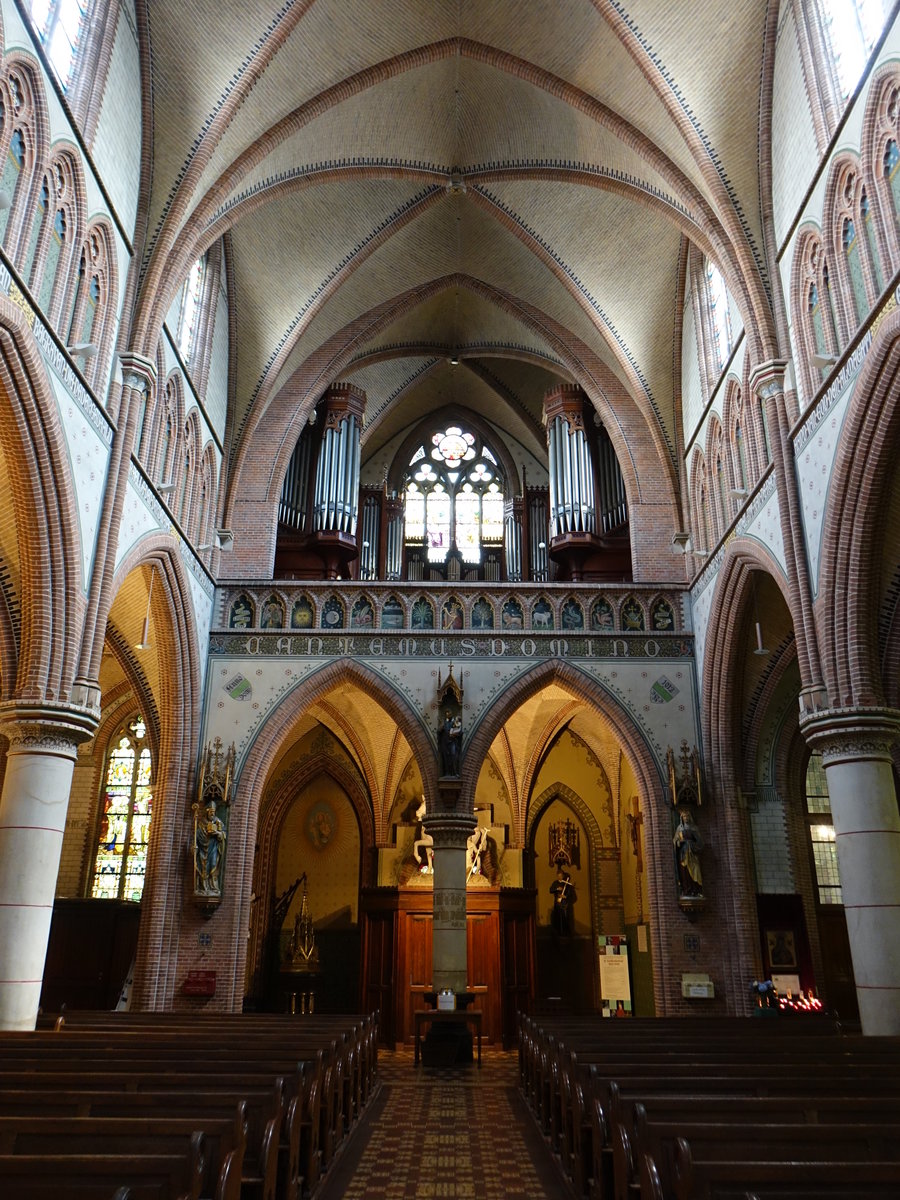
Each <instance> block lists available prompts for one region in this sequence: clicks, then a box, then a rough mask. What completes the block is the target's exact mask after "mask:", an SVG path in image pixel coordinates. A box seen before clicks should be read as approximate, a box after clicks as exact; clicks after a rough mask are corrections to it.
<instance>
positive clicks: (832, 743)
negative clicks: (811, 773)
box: [800, 707, 900, 766]
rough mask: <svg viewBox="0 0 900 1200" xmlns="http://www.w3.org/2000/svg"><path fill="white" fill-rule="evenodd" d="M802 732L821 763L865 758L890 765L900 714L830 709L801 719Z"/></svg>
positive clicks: (890, 710)
mask: <svg viewBox="0 0 900 1200" xmlns="http://www.w3.org/2000/svg"><path fill="white" fill-rule="evenodd" d="M800 731H801V733H802V734H803V736H804V738H805V739H806V741H807V742H808V743H809V745H810V746H811V747H812V748H813V749H814V750H819V751H821V754H822V762H823V764H824V765H826V766H829V765H831V764H833V763H838V762H859V761H863V760H866V759H869V760H872V759H876V760H881V761H884V762H891V761H892V759H893V755H892V750H893V747H894V746H895V745H896V743H897V739H898V737H900V712H898V711H897V710H896V709H893V708H875V707H872V708H830V709H824V710H820V711H818V712H814V713H812V714H811V715H810V716H808V717H806V718H803V717H801V718H800Z"/></svg>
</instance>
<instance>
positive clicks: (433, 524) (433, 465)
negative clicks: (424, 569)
mask: <svg viewBox="0 0 900 1200" xmlns="http://www.w3.org/2000/svg"><path fill="white" fill-rule="evenodd" d="M403 495H404V509H405V517H406V535H405V536H406V545H407V550H408V551H409V550H411V549H415V550H420V549H421V550H424V552H425V554H426V556H427V559H428V561H429V562H431V563H444V562H446V561H447V557H448V555H449V554H450V552H451V550H455V551H456V552H458V554H459V556H460V557H461V558H462V561H463V563H469V564H472V565H477V564H479V563H480V562H481V561H482V556H483V553H484V550H485V549H486V548H488V547H499V546H501V545H502V543H503V520H504V505H503V476H502V472H501V470H500V467H499V464H498V462H497V458H496V456H495V455H494V453H493V451H492V450H491V449H490V447H489V446H487V445H486V444H485V442H484V441H483V440H482V439H481V438H480V437H479V436H478V435H476V434H475V433H472V432H471V431H470V430H469V429H465V428H463V426H462V425H448V426H446V427H445V428H443V429H440V430H437V431H436V432H435V433H433V434H432V436H431V438H430V439H429V440H428V441H427V442H424V443H423V444H422V445H420V446H419V447H418V449H417V450H416V452H415V453H414V454H413V455H412V457H411V459H410V462H409V467H408V468H407V471H406V475H405V476H404V487H403Z"/></svg>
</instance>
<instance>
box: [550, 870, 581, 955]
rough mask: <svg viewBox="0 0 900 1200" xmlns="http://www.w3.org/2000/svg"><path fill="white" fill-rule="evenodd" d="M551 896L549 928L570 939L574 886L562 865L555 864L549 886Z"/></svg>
mask: <svg viewBox="0 0 900 1200" xmlns="http://www.w3.org/2000/svg"><path fill="white" fill-rule="evenodd" d="M550 893H551V895H552V896H553V909H552V911H551V913H550V926H551V928H552V929H553V931H554V932H555V933H558V934H559V936H560V937H570V936H571V933H572V905H573V904H574V903H575V885H574V884H573V883H572V876H571V875H570V874H569V872H568V871H567V870H566V869H565V867H564V866H563V864H562V863H557V864H556V878H555V879H554V880H553V882H552V883H551V884H550Z"/></svg>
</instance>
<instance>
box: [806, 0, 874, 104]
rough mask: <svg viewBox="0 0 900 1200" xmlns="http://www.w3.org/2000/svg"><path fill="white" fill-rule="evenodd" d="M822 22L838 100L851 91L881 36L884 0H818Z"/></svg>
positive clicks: (843, 98)
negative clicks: (834, 75)
mask: <svg viewBox="0 0 900 1200" xmlns="http://www.w3.org/2000/svg"><path fill="white" fill-rule="evenodd" d="M820 2H821V5H822V17H823V21H822V24H823V26H824V30H825V38H826V41H827V44H828V50H829V53H830V55H831V61H832V63H833V64H834V69H835V74H836V76H837V81H838V87H839V89H840V94H841V99H842V100H847V99H848V98H849V97H850V96H851V95H852V94H853V92H854V91H855V89H856V85H857V84H858V83H859V81H860V79H861V77H862V73H863V71H864V70H865V69H866V63H867V62H868V60H869V55H870V54H871V53H872V50H873V48H874V46H875V43H876V42H877V41H878V39H879V37H880V36H881V31H882V29H884V23H885V20H886V18H887V15H888V10H889V9H890V8H891V4H890V3H888V0H820Z"/></svg>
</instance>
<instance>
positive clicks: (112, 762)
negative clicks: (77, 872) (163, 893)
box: [91, 716, 153, 900]
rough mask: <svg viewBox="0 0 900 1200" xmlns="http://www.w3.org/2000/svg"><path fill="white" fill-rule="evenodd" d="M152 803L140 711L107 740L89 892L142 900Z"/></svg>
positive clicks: (109, 897) (96, 895)
mask: <svg viewBox="0 0 900 1200" xmlns="http://www.w3.org/2000/svg"><path fill="white" fill-rule="evenodd" d="M152 808H153V764H152V760H151V757H150V746H149V743H148V741H147V727H146V725H145V723H144V720H143V718H142V717H140V716H136V717H135V718H134V719H133V720H132V721H130V722H129V723H128V725H127V726H124V727H123V728H122V729H120V730H119V732H118V734H117V736H116V737H115V738H113V741H112V743H111V745H110V750H109V755H108V757H107V760H106V770H105V773H104V786H103V791H102V792H101V795H100V823H99V827H98V831H97V842H96V854H95V857H94V870H93V874H92V877H91V896H92V897H94V898H95V899H102V900H140V898H141V895H142V894H143V890H144V876H145V874H146V868H147V845H148V842H149V840H150V819H151V816H152Z"/></svg>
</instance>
